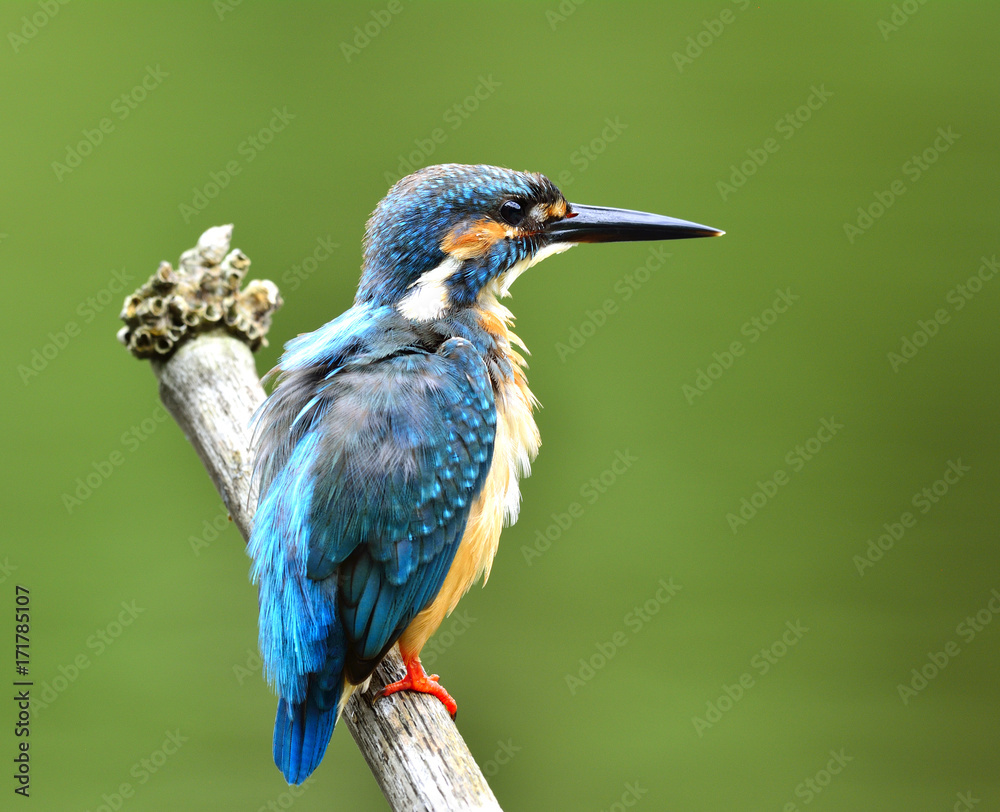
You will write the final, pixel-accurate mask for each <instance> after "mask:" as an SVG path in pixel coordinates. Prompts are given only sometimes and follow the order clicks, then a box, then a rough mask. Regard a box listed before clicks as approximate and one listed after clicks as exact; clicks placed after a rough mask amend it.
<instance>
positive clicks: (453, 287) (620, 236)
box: [357, 164, 723, 321]
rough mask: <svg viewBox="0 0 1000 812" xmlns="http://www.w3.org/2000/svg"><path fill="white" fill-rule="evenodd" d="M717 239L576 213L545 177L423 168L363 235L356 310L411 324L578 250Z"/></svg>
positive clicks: (660, 224) (697, 231) (622, 213)
mask: <svg viewBox="0 0 1000 812" xmlns="http://www.w3.org/2000/svg"><path fill="white" fill-rule="evenodd" d="M722 233H723V232H721V231H719V230H717V229H714V228H709V227H708V226H701V225H698V224H697V223H689V222H687V221H686V220H676V219H674V218H672V217H663V216H660V215H657V214H647V213H644V212H637V211H630V210H628V209H609V208H602V207H598V206H582V205H578V204H573V203H569V202H567V200H566V198H564V197H563V196H562V193H561V192H560V191H559V189H558V188H556V186H555V184H553V183H552V181H550V180H549V179H548V178H546V177H545V176H544V175H540V174H537V173H532V172H515V171H514V170H512V169H503V168H501V167H497V166H485V165H478V166H465V165H461V164H442V165H440V166H429V167H427V168H425V169H421V170H420V171H418V172H415V173H414V174H412V175H409V176H407V177H405V178H403V179H402V180H400V181H399V182H398V183H396V185H395V186H393V187H392V188H391V189H390V190H389V193H388V194H387V195H386V196H385V198H384V199H383V200H382V202H381V203H379V204H378V206H377V207H376V209H375V211H374V212H373V213H372V216H371V218H370V219H369V221H368V226H367V229H366V232H365V251H364V268H363V270H362V274H361V283H360V286H359V287H358V295H357V301H358V302H359V303H361V302H370V303H373V304H378V305H389V306H392V307H394V308H396V309H397V310H399V311H400V312H401V313H402V314H403V315H404V316H406V317H407V318H410V319H412V320H414V321H429V320H433V319H438V318H441V317H443V316H445V315H446V314H448V313H449V312H452V311H454V310H456V309H460V308H464V307H470V306H472V305H474V304H475V303H476V302H477V301H478V300H479V297H480V295H481V294H482V293H483V292H484V291H487V290H489V291H492V292H494V293H498V294H501V295H502V294H505V293H506V292H507V290H508V288H509V287H510V285H511V283H513V281H514V280H515V279H516V278H517V277H518V276H519V275H520V274H521V273H522V272H523V271H525V270H526V269H527V268H529V267H530V266H531V265H534V264H535V263H536V262H540V261H541V260H543V259H545V257H548V256H551V255H552V254H556V253H559V252H560V251H565V250H566V249H567V248H571V247H572V246H574V245H576V244H577V243H582V242H615V241H631V240H675V239H682V238H685V237H713V236H716V235H719V234H722Z"/></svg>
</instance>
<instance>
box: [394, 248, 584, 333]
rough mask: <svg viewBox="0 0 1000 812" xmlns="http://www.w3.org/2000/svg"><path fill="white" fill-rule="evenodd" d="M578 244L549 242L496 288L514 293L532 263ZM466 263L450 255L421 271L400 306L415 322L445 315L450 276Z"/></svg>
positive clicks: (502, 292)
mask: <svg viewBox="0 0 1000 812" xmlns="http://www.w3.org/2000/svg"><path fill="white" fill-rule="evenodd" d="M575 244H576V243H572V242H557V243H552V244H551V245H546V246H545V247H544V248H542V250H541V251H539V252H538V253H537V254H535V255H533V256H530V257H528V258H527V259H522V260H521V261H520V262H517V263H515V264H514V265H512V266H511V267H510V268H509V269H508V270H507V271H505V272H504V273H502V274H501V275H500V278H499V279H498V280H497V282H498V284H497V285H496V288H495V290H497V291H498V292H499V294H500V295H501V296H509V295H510V286H511V285H513V284H514V281H515V280H516V279H517V278H518V277H519V276H520V275H521V274H523V273H524V272H525V271H526V270H528V268H530V267H531V266H532V265H537V264H538V263H539V262H541V261H542V260H543V259H546V258H547V257H551V256H552V255H553V254H561V253H562V252H563V251H566V250H568V249H570V248H572V247H573V246H574V245H575ZM461 266H462V262H461V260H459V259H456V258H455V257H448V258H447V259H446V260H444V262H442V263H441V264H440V265H438V266H437V267H436V268H431V269H430V270H429V271H425V272H424V273H423V274H421V276H420V278H419V279H418V280H417V281H416V282H414V283H413V284H412V285H411V286H410V289H409V290H408V291H407V293H406V296H404V297H403V298H402V299H401V300H400V302H399V304H398V305H397V307H396V309H397V310H398V311H399V312H400V313H402V314H403V315H404V316H406V318H408V319H410V320H411V321H433V320H434V319H438V318H441V316H443V315H444V312H445V310H447V309H448V284H447V283H448V279H449V278H450V277H451V275H452V274H453V273H455V272H456V271H457V270H458V269H459V268H461Z"/></svg>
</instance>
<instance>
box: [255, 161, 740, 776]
mask: <svg viewBox="0 0 1000 812" xmlns="http://www.w3.org/2000/svg"><path fill="white" fill-rule="evenodd" d="M722 233H723V232H721V231H718V230H717V229H714V228H709V227H707V226H702V225H698V224H696V223H690V222H687V221H685V220H676V219H673V218H670V217H662V216H659V215H655V214H647V213H644V212H636V211H629V210H626V209H610V208H601V207H595V206H582V205H577V204H571V203H568V202H567V201H566V199H565V198H564V197H563V195H562V193H561V192H560V191H559V189H557V188H556V186H555V185H553V183H552V182H551V181H550V180H549V179H548V178H546V177H545V176H544V175H539V174H535V173H527V172H515V171H513V170H510V169H503V168H500V167H495V166H463V165H458V164H447V165H441V166H430V167H427V168H425V169H422V170H420V171H419V172H416V173H414V174H412V175H410V176H408V177H406V178H403V179H402V180H400V181H399V182H398V183H396V185H395V186H393V187H392V188H391V189H390V190H389V192H388V194H387V195H386V197H385V199H383V200H382V201H381V202H380V203H379V204H378V206H377V207H376V209H375V211H374V213H373V214H372V216H371V219H370V220H369V221H368V225H367V229H366V233H365V241H364V264H363V267H362V271H361V280H360V284H359V286H358V292H357V296H356V298H355V300H354V305H353V307H351V308H350V309H349V310H348V311H346V312H345V313H343V314H342V315H340V316H339V317H338V318H336V319H334V320H333V321H331V322H329V323H328V324H326V325H324V326H323V327H320V328H319V329H318V330H316V331H315V332H313V333H307V334H305V335H300V336H299V337H298V338H295V339H293V340H292V341H290V342H288V344H287V345H286V347H285V352H284V354H283V355H282V357H281V360H280V362H279V367H278V370H276V371H280V375H279V377H278V381H277V385H276V387H275V389H274V391H273V393H272V394H271V396H270V397H269V398H268V399H267V400H266V401H265V403H264V404H263V405H262V407H261V408H260V410H259V411H258V414H257V416H256V418H255V422H256V429H255V441H254V442H255V451H256V464H255V471H254V475H255V477H256V480H257V482H258V486H259V492H260V501H259V504H258V508H257V514H256V518H255V520H254V526H253V531H252V534H251V538H250V544H249V547H248V552H249V554H250V556H251V558H252V559H253V565H252V569H251V577H252V580H253V581H254V582H255V583H257V584H258V585H259V590H260V651H261V656H262V659H263V663H264V669H265V674H266V676H267V679H268V681H269V682H270V684H271V685H272V687H273V688H274V689H275V690H276V692H277V694H278V697H279V700H278V711H277V717H276V719H275V723H274V761H275V763H276V764H277V766H278V767H279V768H280V769H281V771H282V773H284V776H285V779H286V780H287V781H288V782H289V783H292V784H300V783H301V782H302V781H304V780H305V779H306V778H307V777H308V776H309V775H310V774H311V773H312V772H313V770H315V769H316V767H317V766H318V765H319V763H320V761H321V760H322V758H323V754H324V753H325V752H326V748H327V745H328V743H329V741H330V736H331V735H332V733H333V728H334V725H335V723H336V721H337V718H338V717H339V715H340V712H341V710H342V709H343V707H344V704H345V703H346V701H347V699H348V698H349V697H350V696H351V694H352V693H353V692H354V691H355V690H357V689H358V688H359V687H363V686H365V685H366V684H367V681H368V679H369V678H370V676H371V674H372V672H373V671H374V669H375V667H376V665H378V663H379V661H380V660H381V659H382V658H383V657H384V656H385V655H386V653H387V652H388V651H389V650H390V649H391V648H392V647H393V646H398V647H399V652H400V655H401V656H402V659H403V662H404V663H405V665H406V676H405V677H404V678H403V679H402V680H400V681H399V682H396V683H394V684H392V685H390V686H388V687H387V688H386V689H385V690H384V691H383V695H389V694H392V693H395V692H396V691H399V690H413V691H419V692H422V693H429V694H432V695H433V696H435V697H437V698H438V699H440V700H441V701H442V702H443V703H444V705H445V707H446V708H447V709H448V711H449V712H450V713H451V714H452V715H454V714H455V711H456V709H457V708H456V705H455V701H454V700H453V699H452V698H451V696H450V695H449V694H448V692H447V691H445V689H444V688H443V687H442V686H441V685H440V684H439V683H438V678H437V676H436V675H430V676H428V675H427V674H426V673H425V672H424V669H423V667H422V666H421V664H420V659H419V655H420V650H421V648H422V647H423V646H424V644H425V643H426V642H427V640H428V639H429V638H430V636H431V635H432V634H433V633H434V631H435V630H436V629H437V628H438V626H439V625H440V624H441V621H442V620H443V619H444V618H445V616H446V615H448V614H449V613H450V612H451V611H452V610H453V609H454V608H455V606H456V605H457V603H458V601H459V599H460V598H461V597H462V595H464V594H465V592H466V591H468V589H469V587H471V586H472V584H473V583H474V582H475V581H476V580H478V578H479V577H480V576H485V577H488V576H489V572H490V566H491V564H492V562H493V557H494V555H495V554H496V551H497V544H498V541H499V537H500V531H501V528H502V527H503V525H504V524H505V523H506V524H511V523H513V522H514V521H515V520H516V518H517V513H518V506H519V502H520V492H519V490H518V478H519V477H521V476H526V475H527V474H528V473H529V471H530V466H531V462H532V460H533V459H534V458H535V455H536V454H537V452H538V446H539V443H540V440H539V436H538V429H537V427H536V425H535V421H534V419H533V418H532V409H533V407H534V406H535V405H536V400H535V398H534V396H533V395H532V394H531V392H530V390H529V389H528V385H527V381H526V378H525V374H524V369H525V361H524V358H523V357H522V356H521V354H520V353H519V352H518V349H517V348H518V347H520V349H521V350H524V346H523V345H522V344H521V342H520V340H519V339H518V338H517V336H516V335H514V333H512V332H511V330H510V325H511V321H512V315H511V313H510V311H509V310H508V309H507V308H506V307H504V305H503V304H501V302H500V299H501V298H503V297H504V296H506V295H507V294H508V291H509V289H510V286H511V284H512V283H513V282H514V280H515V279H516V278H517V277H518V276H519V275H520V274H521V273H523V272H524V271H525V270H527V269H528V268H529V267H531V266H532V265H534V264H535V263H537V262H539V261H541V260H542V259H544V258H546V257H548V256H550V255H552V254H556V253H559V252H561V251H565V250H566V249H567V248H571V247H572V246H573V245H575V244H577V243H583V242H613V241H625V240H670V239H682V238H685V237H710V236H716V235H719V234H722Z"/></svg>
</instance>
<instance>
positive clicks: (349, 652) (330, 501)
mask: <svg viewBox="0 0 1000 812" xmlns="http://www.w3.org/2000/svg"><path fill="white" fill-rule="evenodd" d="M385 335H386V334H385V332H384V331H383V332H382V333H381V334H380V336H381V337H380V339H379V340H380V341H383V342H384V341H385ZM397 341H398V337H397V339H394V341H393V343H397ZM290 349H292V348H291V347H290ZM300 355H302V353H301V348H300ZM326 358H327V359H328V360H329V363H326V364H322V365H321V364H316V363H314V359H312V358H310V362H309V363H304V364H302V365H301V366H299V367H293V368H292V369H291V370H288V369H286V371H285V372H284V373H283V375H284V379H283V380H282V382H281V383H279V386H278V388H277V390H276V392H275V393H274V395H272V396H271V398H270V399H269V400H268V402H267V404H266V406H265V409H264V411H263V412H262V414H261V417H260V420H261V425H260V431H261V439H260V443H259V451H258V453H259V454H260V460H261V461H260V463H259V466H258V472H259V476H260V483H261V499H260V504H259V506H258V511H257V517H256V520H255V524H254V530H253V534H252V536H251V542H250V548H249V551H250V554H251V556H252V557H253V558H254V567H253V577H254V580H255V581H257V582H258V583H259V584H260V604H261V607H260V609H261V617H260V645H261V652H262V656H263V660H264V664H265V669H266V672H267V675H268V678H269V680H270V681H271V682H272V684H274V685H275V687H276V689H277V691H278V694H279V696H280V697H281V700H280V702H279V707H278V716H277V719H276V722H275V743H274V749H275V761H276V762H277V763H278V765H279V766H280V767H281V768H282V769H283V771H284V772H285V775H286V778H288V780H289V781H292V782H295V783H298V782H301V781H302V780H304V779H305V778H306V777H307V776H308V775H309V773H311V772H312V770H313V769H315V767H316V765H317V764H318V763H319V761H320V759H321V758H322V755H323V752H324V751H325V749H326V745H327V743H328V741H329V738H330V734H331V733H332V730H333V725H334V723H335V721H336V712H337V705H338V702H339V699H340V696H341V694H342V691H343V686H344V681H345V679H346V680H347V681H349V682H351V683H359V682H362V681H364V680H365V679H366V678H367V677H368V676H369V675H370V674H371V672H372V671H373V670H374V668H375V666H376V665H377V664H378V662H379V661H380V660H381V658H382V657H383V656H384V654H385V652H386V651H388V649H389V648H391V647H392V645H393V644H394V643H395V641H396V639H397V638H398V637H399V636H400V634H402V632H403V631H404V629H405V628H406V627H407V626H408V625H409V623H410V621H411V620H412V619H413V618H414V617H415V616H416V614H417V613H418V612H420V611H421V610H422V609H423V608H424V607H425V606H427V605H428V604H429V603H430V601H431V600H432V599H433V598H434V596H435V595H436V594H437V592H438V590H439V589H440V588H441V584H442V583H443V581H444V578H445V575H446V574H447V572H448V568H449V567H450V565H451V562H452V559H453V557H454V555H455V551H456V549H457V548H458V544H459V542H460V540H461V537H462V533H463V532H464V529H465V524H466V521H467V519H468V514H469V507H470V504H471V502H472V500H473V499H474V498H475V496H476V494H477V493H478V492H479V490H480V489H481V487H482V484H483V481H484V480H485V477H486V474H487V472H488V470H489V466H490V462H491V459H492V453H493V440H494V434H495V426H496V411H495V404H494V400H493V389H492V386H491V384H490V379H489V375H488V372H487V370H486V366H485V363H484V361H483V359H482V357H481V356H480V355H479V353H478V352H477V351H476V350H475V349H474V347H473V346H472V345H471V344H470V343H469V342H468V341H465V340H464V339H459V338H452V339H449V340H447V341H445V342H444V343H443V344H441V345H440V346H439V347H438V349H437V351H436V352H431V351H428V349H426V348H423V347H421V346H420V345H419V343H418V342H411V343H408V344H405V345H403V346H402V347H399V346H396V347H394V348H391V347H388V346H385V345H384V344H383V346H381V347H380V346H378V345H377V342H376V344H374V345H373V344H372V343H371V342H369V343H367V344H364V347H359V345H358V344H356V343H355V344H353V345H352V346H351V348H350V351H348V352H346V353H344V355H343V357H340V358H337V359H334V358H333V357H332V355H331V354H327V355H326Z"/></svg>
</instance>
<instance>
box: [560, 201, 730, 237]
mask: <svg viewBox="0 0 1000 812" xmlns="http://www.w3.org/2000/svg"><path fill="white" fill-rule="evenodd" d="M546 231H547V232H548V233H549V236H550V238H551V240H552V241H553V242H632V241H638V240H684V239H687V238H689V237H718V236H719V235H721V234H725V233H726V232H724V231H719V229H717V228H712V227H711V226H702V225H698V223H691V222H688V221H687V220H678V219H676V218H674V217H664V216H663V215H661V214H649V213H648V212H644V211H632V210H631V209H609V208H605V207H604V206H581V205H579V204H577V203H571V204H569V211H568V212H567V214H566V217H565V218H564V219H562V220H559V221H557V222H555V223H552V225H550V226H549V227H548V228H547V229H546Z"/></svg>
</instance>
